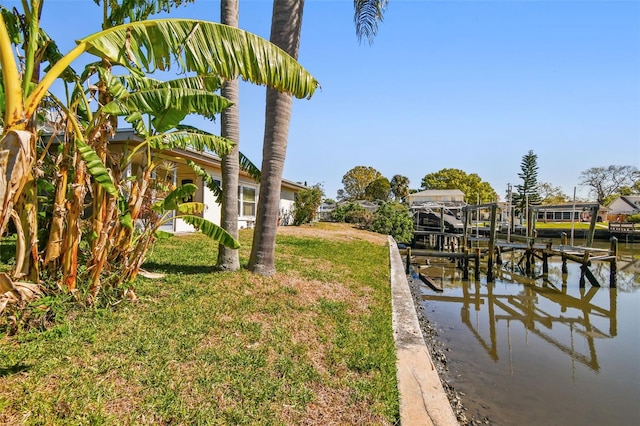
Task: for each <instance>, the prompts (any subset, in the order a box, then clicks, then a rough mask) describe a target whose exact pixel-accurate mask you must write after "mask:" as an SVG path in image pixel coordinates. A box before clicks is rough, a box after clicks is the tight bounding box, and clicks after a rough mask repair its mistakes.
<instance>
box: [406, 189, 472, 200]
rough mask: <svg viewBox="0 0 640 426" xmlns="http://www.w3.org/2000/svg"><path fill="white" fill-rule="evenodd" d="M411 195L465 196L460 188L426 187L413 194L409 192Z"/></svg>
mask: <svg viewBox="0 0 640 426" xmlns="http://www.w3.org/2000/svg"><path fill="white" fill-rule="evenodd" d="M409 195H411V196H422V197H426V196H431V197H446V196H449V197H454V196H458V197H462V198H464V192H462V191H460V190H459V189H425V190H424V191H420V192H414V193H413V194H409Z"/></svg>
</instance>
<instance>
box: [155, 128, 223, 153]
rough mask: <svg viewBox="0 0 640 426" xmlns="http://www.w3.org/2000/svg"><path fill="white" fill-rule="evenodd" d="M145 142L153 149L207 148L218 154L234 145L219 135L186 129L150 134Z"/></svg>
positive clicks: (199, 149)
mask: <svg viewBox="0 0 640 426" xmlns="http://www.w3.org/2000/svg"><path fill="white" fill-rule="evenodd" d="M147 143H148V144H149V146H150V147H151V148H155V149H173V148H181V149H185V148H187V147H191V148H193V149H195V150H197V151H204V150H205V149H208V150H210V151H213V152H215V153H216V154H218V155H225V154H228V153H229V152H230V151H231V149H232V148H233V145H235V144H234V142H232V141H230V140H229V139H225V138H223V137H221V136H216V135H207V134H203V133H198V132H190V131H187V130H178V131H176V132H170V133H163V134H160V135H155V136H150V137H148V138H147Z"/></svg>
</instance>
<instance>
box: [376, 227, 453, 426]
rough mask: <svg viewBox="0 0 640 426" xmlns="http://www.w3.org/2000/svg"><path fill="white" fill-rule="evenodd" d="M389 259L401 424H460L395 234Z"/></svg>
mask: <svg viewBox="0 0 640 426" xmlns="http://www.w3.org/2000/svg"><path fill="white" fill-rule="evenodd" d="M389 258H390V263H391V304H392V309H393V314H392V322H393V334H394V339H395V344H396V356H397V358H396V374H397V379H398V391H399V393H400V423H401V424H402V425H403V426H414V425H416V426H418V425H426V426H428V425H435V426H453V425H458V421H457V419H456V416H455V415H454V413H453V409H452V408H451V404H450V403H449V400H448V398H447V395H446V393H445V391H444V389H443V388H442V383H441V382H440V377H439V376H438V373H437V371H436V368H435V366H434V365H433V362H432V361H431V356H430V355H429V350H428V349H427V346H426V344H425V341H424V337H423V336H422V331H421V329H420V323H419V322H418V316H417V314H416V310H415V305H414V303H413V298H412V296H411V290H410V289H409V283H408V281H407V276H406V274H405V268H404V264H403V262H402V258H401V257H400V252H399V251H398V246H397V244H396V241H395V240H394V239H393V238H392V237H389Z"/></svg>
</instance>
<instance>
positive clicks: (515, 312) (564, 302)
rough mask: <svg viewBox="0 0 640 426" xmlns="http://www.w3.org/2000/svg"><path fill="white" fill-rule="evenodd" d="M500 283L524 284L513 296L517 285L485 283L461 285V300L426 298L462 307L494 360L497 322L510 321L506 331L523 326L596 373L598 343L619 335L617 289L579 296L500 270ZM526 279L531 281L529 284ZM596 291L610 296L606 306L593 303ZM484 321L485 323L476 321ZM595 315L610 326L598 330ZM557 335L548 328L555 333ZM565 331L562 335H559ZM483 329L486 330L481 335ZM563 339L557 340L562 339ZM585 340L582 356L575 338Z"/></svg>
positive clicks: (463, 319)
mask: <svg viewBox="0 0 640 426" xmlns="http://www.w3.org/2000/svg"><path fill="white" fill-rule="evenodd" d="M499 280H500V281H502V282H503V283H516V284H523V285H522V286H517V287H516V288H518V289H519V291H518V292H517V293H515V294H514V292H513V287H511V288H505V289H498V288H497V286H496V285H495V284H493V283H489V284H487V285H481V283H480V282H479V281H475V282H469V281H467V282H462V288H461V290H462V291H461V294H460V296H452V295H425V296H423V297H424V298H425V299H429V300H433V301H437V302H448V303H458V304H460V305H461V307H460V319H461V322H462V323H463V324H464V325H466V326H467V327H468V328H469V330H470V331H471V333H472V334H473V335H474V336H475V338H476V339H477V341H478V343H479V344H480V346H482V347H483V348H484V350H485V351H486V352H487V354H488V355H489V357H490V358H491V359H493V360H494V361H497V360H498V359H499V355H498V343H497V342H498V339H497V330H498V327H497V324H498V323H499V322H501V321H504V322H506V323H507V328H506V329H507V331H509V329H510V325H511V323H512V322H514V321H517V322H520V323H522V325H523V326H524V327H525V329H526V330H528V331H529V332H531V333H533V334H535V335H536V336H538V337H540V338H542V339H543V340H544V341H546V342H547V343H549V344H551V345H553V346H554V347H555V348H557V349H559V350H560V351H561V352H564V353H566V354H567V355H569V356H571V357H572V358H573V359H574V360H576V361H578V362H581V363H583V364H584V365H586V366H588V367H589V368H591V369H592V370H594V371H597V370H599V365H598V357H597V352H596V343H595V340H596V339H602V338H612V337H614V336H615V335H616V329H617V320H616V298H617V292H616V290H615V289H607V288H598V287H591V288H589V289H585V288H580V289H579V292H578V295H577V296H573V295H571V294H569V293H568V287H567V286H566V285H563V286H562V287H561V288H558V287H556V286H555V285H554V284H553V283H551V282H550V281H548V280H547V281H543V282H542V283H541V284H540V285H537V284H536V282H535V281H533V280H528V279H527V278H524V277H520V276H518V275H515V274H510V273H507V272H502V273H500V275H499ZM527 281H528V282H527ZM598 292H602V293H607V296H608V304H607V305H606V306H599V305H597V304H595V303H594V297H595V296H596V294H597V293H598ZM472 317H474V319H480V318H482V319H483V321H484V322H485V324H478V323H477V322H474V321H472ZM593 317H598V319H605V320H606V322H607V328H606V329H603V328H601V326H596V325H595V324H594V321H592V318H593ZM554 328H555V332H554V333H553V334H551V333H549V332H548V331H549V330H553V329H554ZM559 328H563V329H564V332H562V331H559V330H558V329H559ZM481 330H488V336H487V335H486V333H484V334H483V333H482V332H481ZM558 336H559V337H558ZM578 338H583V339H585V340H586V342H587V347H588V351H587V353H581V352H580V350H579V349H577V348H578V347H581V346H583V345H576V339H578Z"/></svg>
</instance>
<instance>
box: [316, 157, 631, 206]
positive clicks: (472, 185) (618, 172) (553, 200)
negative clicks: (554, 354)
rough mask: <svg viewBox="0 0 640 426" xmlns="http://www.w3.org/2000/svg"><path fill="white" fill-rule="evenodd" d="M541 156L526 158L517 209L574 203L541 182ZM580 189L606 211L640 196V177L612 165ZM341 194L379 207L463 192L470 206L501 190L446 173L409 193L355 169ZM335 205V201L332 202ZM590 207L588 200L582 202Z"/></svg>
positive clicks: (510, 193)
mask: <svg viewBox="0 0 640 426" xmlns="http://www.w3.org/2000/svg"><path fill="white" fill-rule="evenodd" d="M538 169H539V167H538V156H537V155H536V154H535V153H534V152H533V151H532V150H529V151H528V152H527V153H526V154H525V155H523V157H522V161H521V163H520V171H519V172H518V174H517V176H518V178H519V179H520V181H519V183H517V184H516V185H514V187H510V188H507V191H506V194H505V200H510V201H511V203H512V204H513V205H514V206H516V208H517V209H520V210H524V209H525V208H526V207H525V205H526V204H529V205H539V204H548V205H550V204H560V203H566V202H570V201H572V197H570V196H569V195H567V194H565V193H564V192H563V191H562V188H561V187H560V186H555V185H553V184H551V183H548V182H539V181H538ZM580 185H581V186H582V187H585V188H587V189H588V191H589V195H590V196H592V197H593V199H594V200H595V201H597V202H598V203H600V204H602V205H607V204H609V203H611V201H613V200H614V199H615V198H617V197H618V196H624V195H639V194H640V171H639V170H638V168H637V167H636V166H632V165H623V166H619V165H610V166H606V167H591V168H589V169H587V170H584V171H582V172H581V173H580ZM342 186H343V187H342V188H341V189H339V190H338V192H337V201H338V202H348V201H356V200H368V201H374V202H385V201H390V200H393V201H396V202H405V201H406V198H407V195H409V194H411V193H416V192H419V191H423V190H432V189H435V190H444V189H459V190H460V191H462V192H463V193H464V194H465V198H464V201H465V202H466V203H467V204H485V203H490V202H496V201H499V200H500V197H499V195H498V193H497V192H496V190H495V189H494V188H493V187H492V186H491V185H490V184H489V183H488V182H486V181H483V180H482V178H481V177H480V176H479V175H478V174H476V173H467V172H465V171H463V170H460V169H455V168H443V169H441V170H439V171H437V172H433V173H428V174H426V175H425V176H424V177H423V178H422V180H421V186H420V188H418V189H415V188H411V187H410V181H409V178H408V177H406V176H403V175H400V174H396V175H393V177H392V178H391V179H387V178H386V177H385V176H383V175H382V173H380V172H379V171H378V170H376V169H375V168H374V167H371V166H355V167H353V168H352V169H350V170H348V171H347V172H346V173H345V174H344V176H343V177H342ZM328 201H329V202H334V200H333V199H328ZM580 201H585V200H580Z"/></svg>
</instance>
